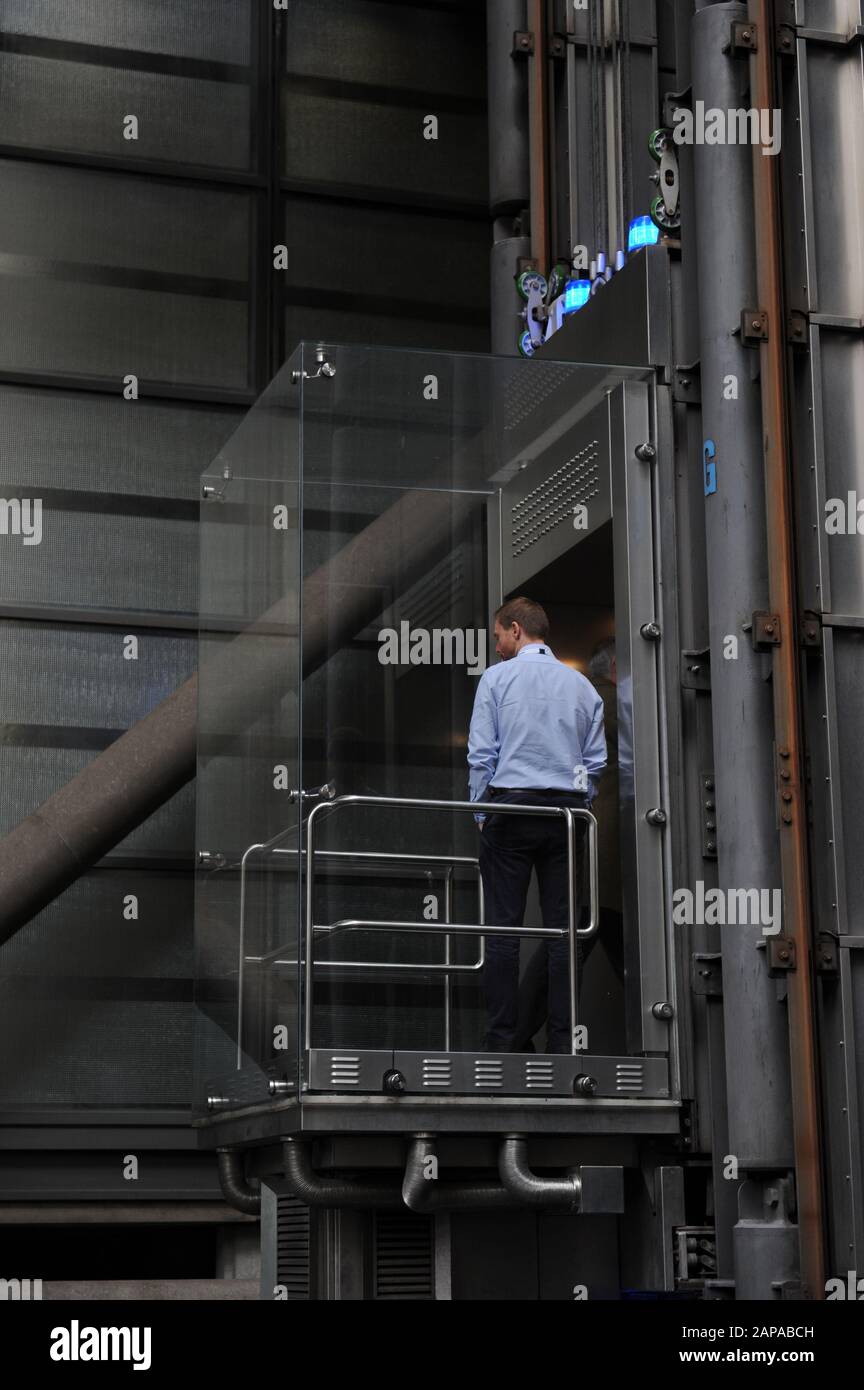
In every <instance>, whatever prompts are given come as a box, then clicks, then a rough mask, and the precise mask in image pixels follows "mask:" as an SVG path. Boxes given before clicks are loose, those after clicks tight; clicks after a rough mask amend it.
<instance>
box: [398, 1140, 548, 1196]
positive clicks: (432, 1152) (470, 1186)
mask: <svg viewBox="0 0 864 1390" xmlns="http://www.w3.org/2000/svg"><path fill="white" fill-rule="evenodd" d="M429 1159H437V1155H436V1149H435V1140H434V1139H433V1138H432V1136H431V1135H429V1134H418V1135H415V1136H414V1139H413V1140H412V1142H411V1147H410V1149H409V1150H408V1161H407V1162H406V1164H405V1179H404V1182H403V1183H402V1194H401V1195H402V1201H403V1202H404V1203H405V1206H406V1207H408V1208H409V1209H410V1210H411V1211H416V1212H438V1211H501V1210H503V1209H507V1210H512V1209H513V1208H514V1207H518V1206H521V1205H523V1204H522V1203H521V1202H520V1201H519V1199H518V1197H516V1196H514V1195H513V1194H512V1193H510V1192H508V1191H507V1189H506V1187H504V1186H503V1185H502V1184H501V1183H500V1182H495V1180H494V1179H491V1178H473V1179H470V1180H468V1181H466V1182H448V1183H442V1182H439V1181H438V1179H437V1177H430V1176H428V1173H427V1166H428V1160H429Z"/></svg>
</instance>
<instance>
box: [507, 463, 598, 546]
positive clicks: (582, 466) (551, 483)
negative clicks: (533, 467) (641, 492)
mask: <svg viewBox="0 0 864 1390" xmlns="http://www.w3.org/2000/svg"><path fill="white" fill-rule="evenodd" d="M599 461H600V455H599V453H598V441H597V440H596V439H592V441H591V443H590V444H586V445H585V448H584V449H580V450H579V453H578V454H574V455H573V457H572V458H570V459H568V460H567V462H566V463H562V465H561V467H560V468H556V469H555V472H554V473H551V474H550V475H549V477H548V478H545V479H544V480H543V482H542V483H538V484H537V486H536V487H535V488H532V490H531V492H529V493H528V494H527V495H526V496H525V497H522V498H520V500H519V501H518V502H517V503H516V504H515V506H513V507H512V508H511V509H510V517H511V542H510V543H511V550H512V554H513V558H514V559H515V558H516V557H517V556H518V555H521V554H523V552H524V551H526V550H527V549H528V548H529V547H530V546H532V545H534V544H535V543H536V542H537V541H539V540H540V538H541V537H542V536H545V535H547V534H548V533H549V532H550V531H552V530H553V529H554V528H555V527H556V526H560V524H561V522H562V521H566V520H568V518H569V517H571V516H572V515H573V510H574V508H575V507H577V506H579V505H580V504H583V505H584V504H587V503H588V502H590V500H591V499H592V498H593V497H596V496H597V494H598V493H599V491H600V485H599V483H600V479H599V472H600V462H599Z"/></svg>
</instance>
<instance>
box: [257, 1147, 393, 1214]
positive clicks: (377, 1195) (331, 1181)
mask: <svg viewBox="0 0 864 1390" xmlns="http://www.w3.org/2000/svg"><path fill="white" fill-rule="evenodd" d="M282 1160H283V1164H284V1169H285V1181H286V1183H287V1184H288V1187H289V1189H290V1191H291V1193H292V1194H293V1195H294V1196H295V1197H298V1198H299V1199H300V1201H301V1202H305V1203H306V1206H307V1207H362V1208H369V1207H390V1208H400V1207H401V1206H402V1193H401V1191H400V1189H399V1187H398V1186H397V1185H396V1184H395V1183H393V1182H388V1181H386V1180H385V1181H378V1182H376V1181H375V1180H374V1179H369V1178H367V1179H363V1180H362V1181H361V1180H360V1179H354V1178H334V1177H329V1176H328V1177H323V1176H322V1175H321V1174H320V1173H316V1172H315V1171H314V1169H313V1167H312V1160H311V1155H310V1146H309V1144H308V1143H307V1142H305V1141H303V1140H301V1139H285V1140H284V1141H283V1144H282Z"/></svg>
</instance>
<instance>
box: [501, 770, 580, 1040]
mask: <svg viewBox="0 0 864 1390" xmlns="http://www.w3.org/2000/svg"><path fill="white" fill-rule="evenodd" d="M488 799H489V800H496V801H504V802H508V803H509V804H511V805H515V804H518V805H527V806H572V807H580V808H584V807H585V805H586V804H587V802H586V798H585V796H584V795H582V794H581V793H578V792H543V791H537V792H529V791H511V792H497V793H496V792H494V791H490V793H489V796H488ZM584 833H585V826H584V822H582V821H578V822H577V824H576V848H577V852H578V849H579V846H580V845H581V842H582V838H583V836H584ZM577 863H578V857H577ZM533 869H536V871H537V883H538V887H539V890H540V911H541V913H542V917H543V926H544V927H557V928H559V929H561V930H565V931H566V929H567V926H568V922H569V912H568V907H569V905H568V901H567V833H566V829H565V825H564V819H563V817H561V818H560V819H559V818H558V817H557V816H555V817H553V816H517V815H513V814H511V813H509V812H508V813H507V814H505V815H500V816H496V815H490V816H487V818H486V822H485V825H484V827H483V831H482V833H481V835H480V872H481V874H482V876H483V892H484V897H485V905H486V921H487V922H488V923H489V926H490V931H492V930H494V928H495V927H496V926H498V927H521V926H522V925H523V922H524V916H525V901H526V898H527V895H528V886H529V884H530V882H531V871H532V870H533ZM529 925H531V926H537V925H539V924H538V923H533V922H532V923H530V924H529ZM547 945H548V950H547V958H548V1010H549V1013H548V1018H549V1022H548V1027H547V1051H548V1052H570V1050H571V1036H570V988H569V955H570V946H569V941H568V938H567V936H563V937H560V938H558V939H556V940H553V941H549V942H548V943H547ZM519 946H520V938H519V937H518V936H492V935H490V936H488V937H487V938H486V964H485V966H484V970H483V993H484V999H485V1003H486V1036H485V1039H484V1044H483V1045H484V1047H485V1049H486V1051H487V1052H511V1051H512V1050H513V1048H514V1045H515V1043H516V1041H517V1038H516V1026H517V1019H518V999H519Z"/></svg>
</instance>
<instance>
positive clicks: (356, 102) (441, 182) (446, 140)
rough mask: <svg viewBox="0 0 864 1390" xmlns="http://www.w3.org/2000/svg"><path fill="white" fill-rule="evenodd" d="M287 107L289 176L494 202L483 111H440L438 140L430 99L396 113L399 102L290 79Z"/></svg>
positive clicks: (479, 202)
mask: <svg viewBox="0 0 864 1390" xmlns="http://www.w3.org/2000/svg"><path fill="white" fill-rule="evenodd" d="M429 104H431V103H429ZM284 111H285V128H284V131H283V152H284V163H283V169H284V172H285V176H286V178H291V179H302V180H304V181H305V182H309V183H315V184H341V185H343V186H345V187H349V188H352V189H363V190H372V189H375V190H377V191H379V192H392V191H395V190H398V191H400V192H403V193H413V194H416V195H418V196H421V195H422V196H423V197H430V196H436V195H437V196H438V197H440V198H443V199H446V200H448V201H454V202H455V201H460V202H465V203H476V204H477V205H478V206H481V207H482V206H484V205H485V204H486V202H487V199H486V177H487V154H486V139H485V118H484V116H483V115H482V114H481V115H480V116H472V115H465V114H463V113H461V112H450V113H447V114H445V113H441V114H440V116H438V117H436V119H437V120H438V135H437V139H434V140H433V139H426V138H425V136H424V134H423V130H424V120H425V118H426V116H427V115H428V114H430V113H429V111H428V104H427V105H423V106H420V105H418V106H408V107H404V108H400V109H399V111H398V119H395V118H394V111H393V109H392V107H390V106H384V105H379V104H378V103H377V102H376V101H375V100H374V98H369V99H359V98H347V97H345V98H343V99H342V100H340V101H334V100H333V99H332V97H330V96H327V95H323V94H319V93H317V92H307V91H303V90H295V89H292V87H291V85H290V84H289V85H288V88H287V91H286V95H285V101H284ZM433 114H434V113H433ZM442 249H443V248H442ZM424 269H425V267H424Z"/></svg>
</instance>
